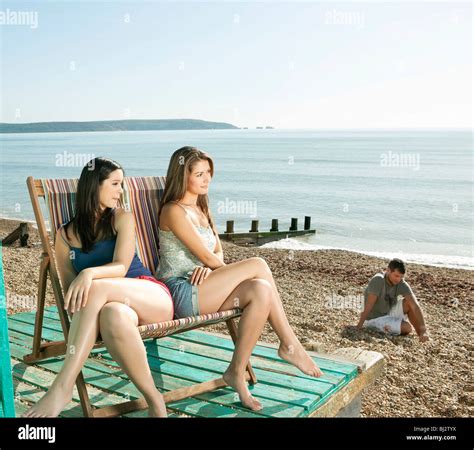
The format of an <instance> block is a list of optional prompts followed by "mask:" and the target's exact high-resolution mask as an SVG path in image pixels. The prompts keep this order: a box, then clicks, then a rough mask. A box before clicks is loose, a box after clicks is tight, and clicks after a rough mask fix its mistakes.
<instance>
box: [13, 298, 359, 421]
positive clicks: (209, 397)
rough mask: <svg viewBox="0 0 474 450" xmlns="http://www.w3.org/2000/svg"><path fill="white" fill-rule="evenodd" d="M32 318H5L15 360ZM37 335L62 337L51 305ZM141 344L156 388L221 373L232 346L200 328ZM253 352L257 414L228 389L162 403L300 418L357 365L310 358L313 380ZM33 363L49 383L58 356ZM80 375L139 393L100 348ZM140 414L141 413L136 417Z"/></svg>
mask: <svg viewBox="0 0 474 450" xmlns="http://www.w3.org/2000/svg"><path fill="white" fill-rule="evenodd" d="M34 320H35V315H34V313H21V314H17V315H15V316H13V317H12V318H11V320H10V329H11V340H12V341H13V344H12V345H16V346H17V347H15V357H18V358H21V357H22V354H27V353H30V352H31V349H30V346H31V342H32V335H33V331H34V325H33V324H34ZM43 337H44V338H45V339H46V340H63V339H64V336H63V334H62V330H61V325H60V322H59V316H58V313H57V309H56V307H48V308H47V309H46V311H45V320H44V333H43ZM145 345H146V348H147V354H148V361H149V365H150V368H151V371H152V375H153V377H154V380H155V383H156V385H157V387H158V388H159V389H161V390H162V391H166V390H170V389H176V388H179V387H184V386H190V385H192V384H195V383H198V382H203V381H208V380H210V379H212V378H217V377H219V376H221V375H222V373H223V372H224V370H225V369H226V368H227V366H228V363H229V361H230V358H231V357H232V352H233V349H234V344H233V342H232V341H231V340H230V338H229V339H226V338H223V337H221V336H215V335H212V334H208V333H205V332H202V331H188V332H186V333H183V334H179V335H173V336H168V337H166V338H161V339H158V340H147V341H146V342H145ZM12 351H13V350H12ZM254 355H256V356H252V359H251V362H252V365H253V367H254V371H255V373H256V375H257V378H258V383H257V384H256V385H255V386H251V387H250V389H251V391H252V395H254V396H255V397H257V398H259V399H260V401H261V402H262V403H263V404H264V410H262V411H263V412H250V411H249V410H247V409H244V408H243V407H242V406H241V404H240V402H239V401H238V396H237V395H236V393H235V392H234V391H233V390H232V389H230V388H224V389H219V390H216V391H213V392H209V393H206V394H201V395H199V396H196V397H193V398H191V399H185V400H181V401H179V402H174V403H173V404H171V405H167V406H169V407H170V409H173V411H176V412H183V413H185V414H188V415H194V416H200V417H203V416H204V417H245V416H249V414H250V416H251V417H265V416H267V417H268V416H273V417H278V416H284V417H302V416H307V415H308V414H309V413H311V412H313V411H314V409H315V408H316V407H317V406H318V405H320V404H321V403H324V402H325V401H327V399H328V398H329V396H330V395H331V394H332V393H333V392H336V391H337V390H339V389H340V388H341V387H342V386H344V385H345V384H347V383H348V382H349V381H350V380H351V379H352V378H353V377H354V376H356V375H357V366H355V365H353V364H346V363H342V362H339V361H332V360H330V359H326V358H315V360H316V362H317V363H318V365H319V366H320V367H321V369H322V370H323V373H324V377H322V378H323V379H321V378H320V379H315V378H312V377H309V376H307V375H304V374H303V373H301V372H300V371H299V370H298V369H296V368H295V367H293V366H292V365H290V364H288V363H286V362H284V361H282V360H281V359H280V358H279V357H278V355H277V351H276V349H274V348H271V347H265V346H262V345H258V346H257V347H256V348H255V351H254ZM37 366H39V367H42V368H44V369H46V370H48V371H49V370H51V371H52V372H53V373H51V372H47V373H48V374H49V376H50V377H51V382H52V380H53V378H54V374H55V373H57V372H58V371H59V370H60V368H61V366H62V359H50V360H47V361H41V362H40V363H38V364H37ZM40 370H42V369H40ZM84 376H85V378H86V382H87V383H90V384H92V385H93V386H95V387H97V388H99V389H105V390H107V391H109V392H110V393H116V394H118V395H119V396H120V395H124V396H127V395H128V398H131V399H132V398H137V397H141V394H140V393H139V392H138V390H137V389H136V388H135V387H134V386H133V384H132V383H131V382H130V381H129V379H128V377H127V375H125V374H124V373H123V372H122V371H121V369H120V368H119V366H118V364H117V363H116V362H115V361H114V360H113V358H112V357H111V356H110V355H109V354H108V352H107V350H106V349H98V350H96V351H95V355H94V356H91V357H90V358H89V359H88V360H87V362H86V364H85V368H84ZM107 379H108V380H107ZM105 395H106V396H107V395H109V394H107V393H106V394H105ZM106 398H107V397H105V399H106ZM143 413H144V412H143V411H141V412H138V413H137V415H138V416H140V415H141V414H143ZM131 414H134V413H131Z"/></svg>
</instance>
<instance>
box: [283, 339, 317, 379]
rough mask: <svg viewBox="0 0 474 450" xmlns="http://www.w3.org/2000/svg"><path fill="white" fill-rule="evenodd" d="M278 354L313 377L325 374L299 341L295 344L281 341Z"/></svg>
mask: <svg viewBox="0 0 474 450" xmlns="http://www.w3.org/2000/svg"><path fill="white" fill-rule="evenodd" d="M278 355H279V356H280V358H281V359H284V360H285V361H287V362H289V363H290V364H293V365H294V366H296V367H297V368H298V369H300V370H301V372H303V373H305V374H306V375H310V376H312V377H320V376H321V375H323V373H322V372H321V370H320V369H319V367H318V366H317V365H316V363H315V362H314V361H313V360H312V359H311V357H310V356H309V355H308V353H306V350H305V349H304V347H303V346H302V345H301V342H299V341H296V343H295V345H288V346H286V345H284V344H283V343H280V348H279V349H278Z"/></svg>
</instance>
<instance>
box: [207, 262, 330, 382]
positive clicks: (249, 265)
mask: <svg viewBox="0 0 474 450" xmlns="http://www.w3.org/2000/svg"><path fill="white" fill-rule="evenodd" d="M252 278H261V279H264V280H267V281H268V282H269V283H270V285H271V287H272V294H273V295H272V303H271V308H270V314H269V317H268V321H269V322H270V325H271V326H272V328H273V330H274V331H275V333H276V334H277V336H278V338H279V339H280V348H279V350H278V354H279V356H280V357H281V358H282V359H284V360H286V361H288V362H289V363H291V364H293V365H295V366H296V367H298V369H300V370H301V371H302V372H303V373H305V374H307V375H310V376H315V377H319V376H321V375H322V372H321V370H320V369H319V368H318V366H317V365H316V363H315V362H314V361H313V360H312V359H311V357H310V356H309V355H308V353H307V352H306V350H305V349H304V347H303V346H302V345H301V342H300V341H299V340H298V338H297V337H296V335H295V333H294V331H293V329H292V328H291V326H290V324H289V322H288V319H287V317H286V314H285V311H284V309H283V305H282V303H281V298H280V295H279V293H278V289H277V287H276V284H275V281H274V279H273V275H272V273H271V271H270V269H269V267H268V264H267V263H266V262H265V260H263V259H262V258H250V259H246V260H244V261H239V262H236V263H232V264H228V265H226V266H223V267H220V268H219V269H216V270H214V271H213V272H211V274H210V275H209V276H208V277H207V278H206V280H204V281H203V283H202V284H201V285H199V287H198V291H199V307H200V310H201V312H202V313H203V314H205V313H208V312H215V311H218V310H225V309H230V308H235V307H242V306H240V305H239V302H240V300H241V299H240V298H239V297H238V296H237V295H234V296H232V297H233V298H231V299H230V300H229V299H227V297H228V296H229V295H231V292H232V290H233V289H235V288H236V287H237V286H238V285H239V284H240V283H242V282H243V281H245V280H249V279H252Z"/></svg>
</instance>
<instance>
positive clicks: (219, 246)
mask: <svg viewBox="0 0 474 450" xmlns="http://www.w3.org/2000/svg"><path fill="white" fill-rule="evenodd" d="M213 222H214V220H213ZM212 229H213V231H214V236H216V246H215V248H214V254H215V255H216V256H217V257H218V258H219V259H220V260H221V261H222V262H224V251H223V250H222V243H221V240H220V238H219V233H218V232H217V230H216V227H215V225H213V227H212Z"/></svg>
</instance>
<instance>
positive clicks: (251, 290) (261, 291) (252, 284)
mask: <svg viewBox="0 0 474 450" xmlns="http://www.w3.org/2000/svg"><path fill="white" fill-rule="evenodd" d="M248 295H249V297H250V301H252V302H255V303H258V305H259V306H260V308H262V309H268V310H270V307H271V303H272V295H273V293H272V286H271V284H270V283H269V282H268V281H267V280H264V279H263V278H254V279H252V280H249V287H248Z"/></svg>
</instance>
